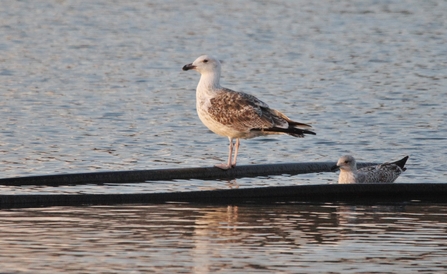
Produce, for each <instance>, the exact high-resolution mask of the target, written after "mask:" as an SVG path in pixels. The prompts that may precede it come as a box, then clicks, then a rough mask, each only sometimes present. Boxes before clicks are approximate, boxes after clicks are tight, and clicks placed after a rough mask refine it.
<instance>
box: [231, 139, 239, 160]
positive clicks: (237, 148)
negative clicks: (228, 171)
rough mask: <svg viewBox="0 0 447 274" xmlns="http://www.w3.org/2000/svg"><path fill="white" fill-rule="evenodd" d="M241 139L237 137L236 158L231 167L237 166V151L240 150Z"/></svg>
mask: <svg viewBox="0 0 447 274" xmlns="http://www.w3.org/2000/svg"><path fill="white" fill-rule="evenodd" d="M240 143H241V142H240V139H239V138H237V139H236V149H235V150H234V158H233V163H232V164H231V167H235V166H236V159H237V153H238V152H239V145H240Z"/></svg>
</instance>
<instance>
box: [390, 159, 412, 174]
mask: <svg viewBox="0 0 447 274" xmlns="http://www.w3.org/2000/svg"><path fill="white" fill-rule="evenodd" d="M408 158H409V157H408V156H405V157H404V158H402V159H400V160H398V161H395V162H391V163H390V164H395V165H397V166H398V167H400V168H401V169H402V171H405V170H407V168H406V167H404V166H405V164H406V163H407V160H408Z"/></svg>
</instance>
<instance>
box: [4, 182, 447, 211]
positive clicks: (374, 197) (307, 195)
mask: <svg viewBox="0 0 447 274" xmlns="http://www.w3.org/2000/svg"><path fill="white" fill-rule="evenodd" d="M446 195H447V184H439V183H437V184H430V183H420V184H400V183H397V184H327V185H298V186H278V187H259V188H242V189H225V190H207V191H188V192H169V193H138V194H56V195H40V194H39V195H0V208H23V207H48V206H80V205H114V204H150V203H166V202H188V203H195V204H197V203H206V204H226V205H228V204H233V205H234V204H236V205H237V204H247V203H248V204H253V203H257V204H259V203H346V204H390V203H393V204H395V203H402V202H404V203H421V202H441V203H445V202H446V198H445V197H447V196H446Z"/></svg>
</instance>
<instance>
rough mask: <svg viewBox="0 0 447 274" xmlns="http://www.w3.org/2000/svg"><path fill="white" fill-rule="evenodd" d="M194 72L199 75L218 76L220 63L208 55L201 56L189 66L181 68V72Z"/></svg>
mask: <svg viewBox="0 0 447 274" xmlns="http://www.w3.org/2000/svg"><path fill="white" fill-rule="evenodd" d="M190 69H193V70H196V71H198V72H199V73H200V74H202V75H203V74H208V73H212V74H217V75H218V76H220V62H219V60H217V59H216V58H214V57H212V56H209V55H202V56H200V57H199V58H197V59H196V60H195V61H194V62H192V63H191V64H187V65H184V66H183V70H190Z"/></svg>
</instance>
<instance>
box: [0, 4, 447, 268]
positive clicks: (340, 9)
mask: <svg viewBox="0 0 447 274" xmlns="http://www.w3.org/2000/svg"><path fill="white" fill-rule="evenodd" d="M0 37H1V39H0V83H1V84H0V96H1V100H0V117H1V119H0V175H1V176H0V177H2V178H4V177H14V176H28V175H45V174H58V173H76V172H89V171H107V170H113V171H116V170H136V169H154V168H181V167H196V166H210V165H213V164H216V163H219V162H223V161H225V159H226V155H227V140H226V138H223V137H219V136H216V135H214V134H212V133H210V132H209V131H208V130H207V129H206V128H205V127H204V126H203V125H202V124H201V122H200V121H199V119H198V117H197V115H196V111H195V87H196V84H197V82H198V79H199V75H198V74H197V73H196V72H183V71H181V67H182V66H183V65H184V64H186V63H190V62H192V61H193V60H194V59H195V58H196V57H198V56H199V55H200V54H203V53H209V54H214V55H216V56H218V57H219V58H220V59H222V60H224V66H223V79H222V84H223V85H224V86H226V87H229V88H233V89H236V90H242V91H245V92H248V93H251V94H254V95H256V96H258V97H259V98H260V99H262V100H264V101H265V102H267V103H269V105H270V106H271V107H274V108H277V109H279V110H281V111H283V112H284V113H286V114H287V115H288V116H290V117H291V118H293V119H296V120H299V121H302V122H306V123H312V124H313V126H314V128H315V131H316V132H317V134H318V135H317V136H310V137H308V138H305V139H295V138H293V137H289V136H278V137H269V138H258V139H253V140H247V141H243V142H242V146H241V151H240V155H239V159H238V160H239V163H240V164H265V163H278V162H309V161H336V160H337V158H338V157H339V156H341V155H343V154H347V153H350V154H353V155H354V156H356V157H357V159H358V160H359V161H370V162H371V161H372V162H378V161H388V160H394V159H399V158H401V157H402V156H404V155H410V160H409V162H408V170H407V171H406V172H405V173H404V174H403V175H402V176H401V177H400V178H399V179H398V181H397V182H405V183H419V182H441V183H444V182H445V178H446V175H447V168H446V166H445V162H446V161H447V142H446V139H447V137H446V136H447V134H446V133H447V132H446V123H445V121H446V118H447V108H446V107H445V106H447V96H446V95H447V92H446V87H447V47H446V44H447V2H445V1H338V2H331V1H304V0H303V1H243V2H241V1H225V2H223V3H210V2H209V1H188V2H182V3H179V2H177V1H165V0H163V1H150V2H143V1H127V2H126V1H117V2H110V1H1V4H0ZM336 179H337V174H334V173H325V174H308V175H300V176H293V177H287V176H275V177H268V178H254V179H253V178H250V179H246V178H242V179H238V180H237V181H236V182H221V181H199V180H191V181H176V182H158V183H147V184H136V185H126V186H119V187H118V186H94V185H92V186H79V187H69V186H65V187H60V188H45V187H38V188H36V187H23V188H10V187H0V191H1V192H2V193H3V194H10V193H54V192H58V193H135V192H154V191H184V190H197V189H213V188H228V187H250V186H272V185H287V184H327V183H335V182H336ZM235 184H236V185H235ZM282 211H286V212H287V213H285V214H286V215H287V214H290V218H288V217H287V216H289V215H287V216H286V215H284V214H283V213H282ZM303 212H316V213H315V214H314V213H303ZM328 212H331V213H328ZM421 212H423V213H421ZM0 213H1V214H2V218H3V219H4V220H2V221H1V229H2V233H4V234H5V235H9V237H2V241H3V243H2V245H3V246H2V247H3V248H2V250H6V249H8V250H11V252H9V253H8V255H3V256H10V257H11V258H7V257H4V259H5V260H2V261H3V262H2V264H6V262H8V265H7V268H9V269H12V270H15V271H16V272H21V271H23V272H27V271H28V266H29V267H30V268H31V267H32V271H31V270H30V272H33V273H36V272H39V271H41V272H48V271H49V270H51V271H52V272H58V271H59V272H64V270H67V269H68V270H72V271H73V272H109V271H116V272H120V271H121V270H122V271H123V272H124V271H126V272H131V271H130V270H135V271H137V270H136V269H151V270H157V271H160V272H169V271H177V272H181V271H183V272H214V271H219V270H221V271H222V272H224V270H223V269H226V270H228V269H230V268H232V269H233V270H234V271H241V272H247V271H252V272H258V271H259V272H262V271H265V272H271V271H278V272H281V271H284V272H297V271H296V269H300V271H302V272H306V273H308V272H312V271H313V272H316V271H319V270H321V271H334V272H343V273H346V272H361V271H365V272H368V271H369V272H371V271H376V272H394V269H395V268H394V267H396V269H398V270H399V269H400V270H402V271H403V272H406V273H408V272H411V271H414V272H416V271H419V270H420V269H422V267H423V266H424V264H425V263H427V265H428V267H429V269H432V270H439V269H438V268H436V267H442V260H440V259H439V258H440V257H442V256H444V257H445V246H443V242H444V240H445V239H444V238H443V237H444V236H445V222H444V221H443V220H445V218H444V217H445V216H444V215H443V214H445V208H444V207H443V206H436V207H433V206H416V207H410V208H408V207H404V208H401V207H397V208H396V207H392V208H386V209H382V208H378V209H376V208H372V209H370V208H367V209H365V208H343V207H342V206H328V207H321V206H313V207H304V208H303V207H302V206H290V207H288V206H280V207H276V206H265V207H260V208H256V207H253V208H252V207H242V208H241V207H240V208H236V207H229V208H226V207H222V208H220V207H218V208H212V207H211V208H208V207H191V206H190V205H162V206H150V207H149V206H142V207H134V206H132V207H124V208H121V207H104V208H101V207H99V208H98V207H94V208H91V207H85V208H51V209H30V210H12V211H1V212H0ZM172 214H173V215H174V216H171V215H172ZM176 214H178V215H176ZM253 214H254V215H253ZM171 217H172V218H171ZM320 217H321V220H320ZM441 217H442V218H441ZM219 218H222V223H223V224H222V227H221V226H220V223H219V222H221V221H220V219H219ZM232 218H236V219H235V221H234V223H232V222H233V219H232ZM247 218H248V219H249V220H250V221H247V220H246V219H247ZM170 219H172V220H171V221H172V224H169V225H166V227H160V226H158V227H157V225H159V224H157V223H156V220H159V221H160V223H163V220H170ZM177 220H178V221H177ZM223 220H225V221H223ZM326 221H327V223H326ZM197 222H198V223H197ZM225 222H227V223H228V224H227V223H225ZM258 222H260V223H258ZM321 222H322V223H323V224H320V223H321ZM256 224H258V225H256ZM105 226H107V227H105ZM14 233H17V234H14ZM225 233H226V234H225ZM13 235H14V236H13ZM22 239H23V240H22ZM438 254H439V256H440V257H438ZM177 256H179V257H178V260H177V259H176V260H175V261H174V262H173V261H172V260H171V258H173V257H176V258H177ZM151 258H152V259H151ZM390 260H392V261H393V263H390ZM156 262H159V263H156ZM316 265H318V268H317V267H316ZM202 266H203V268H202ZM230 266H231V267H230ZM326 266H328V268H325V267H326ZM322 267H323V268H324V269H323V268H322ZM365 269H366V270H365ZM402 271H396V272H402Z"/></svg>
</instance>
